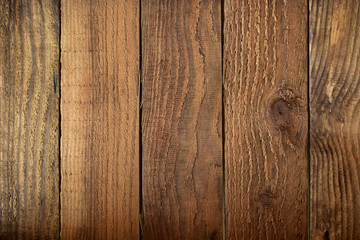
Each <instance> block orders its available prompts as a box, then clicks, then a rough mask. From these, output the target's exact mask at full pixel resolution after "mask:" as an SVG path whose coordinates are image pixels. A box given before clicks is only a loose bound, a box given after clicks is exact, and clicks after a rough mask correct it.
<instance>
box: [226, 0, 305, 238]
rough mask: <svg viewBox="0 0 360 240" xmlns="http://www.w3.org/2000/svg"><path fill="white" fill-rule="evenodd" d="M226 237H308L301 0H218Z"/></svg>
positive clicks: (303, 30)
mask: <svg viewBox="0 0 360 240" xmlns="http://www.w3.org/2000/svg"><path fill="white" fill-rule="evenodd" d="M224 11H225V16H224V18H225V19H224V97H225V106H224V108H225V180H226V182H225V198H226V201H225V216H226V221H225V224H226V239H306V238H307V197H308V195H307V191H308V177H307V162H308V160H307V151H308V144H307V140H308V138H307V136H308V114H307V111H308V109H307V83H308V80H307V30H308V29H307V1H306V0H299V1H286V0H281V1H277V0H270V1H256V0H250V1H248V2H246V1H230V0H227V1H225V9H224Z"/></svg>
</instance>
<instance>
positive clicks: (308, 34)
mask: <svg viewBox="0 0 360 240" xmlns="http://www.w3.org/2000/svg"><path fill="white" fill-rule="evenodd" d="M310 1H311V0H308V2H307V28H308V29H307V61H308V62H307V66H308V67H307V112H308V132H307V138H308V139H307V145H308V146H307V158H308V162H307V164H308V166H307V176H308V191H307V194H308V195H307V201H308V202H307V208H308V209H307V239H308V240H310V226H311V224H310V213H311V212H310V189H311V178H310V177H311V169H310V167H311V165H310V164H311V158H310V149H311V148H310V144H311V141H310V133H311V132H310V127H311V117H310V114H311V112H310Z"/></svg>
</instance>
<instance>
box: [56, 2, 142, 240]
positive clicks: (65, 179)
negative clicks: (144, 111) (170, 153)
mask: <svg viewBox="0 0 360 240" xmlns="http://www.w3.org/2000/svg"><path fill="white" fill-rule="evenodd" d="M139 17H140V16H139V1H126V0H109V1H101V0H93V1H88V0H78V1H73V0H62V1H61V23H62V27H61V49H62V53H61V64H62V68H61V96H62V97H61V130H62V131H61V132H62V135H61V238H62V239H138V237H139V220H138V216H139Z"/></svg>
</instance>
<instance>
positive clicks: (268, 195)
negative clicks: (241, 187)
mask: <svg viewBox="0 0 360 240" xmlns="http://www.w3.org/2000/svg"><path fill="white" fill-rule="evenodd" d="M274 198H275V195H274V194H273V193H272V192H271V191H270V190H266V191H264V192H263V193H260V194H259V201H260V202H261V204H262V205H263V206H264V207H266V208H268V207H271V205H272V200H273V199H274Z"/></svg>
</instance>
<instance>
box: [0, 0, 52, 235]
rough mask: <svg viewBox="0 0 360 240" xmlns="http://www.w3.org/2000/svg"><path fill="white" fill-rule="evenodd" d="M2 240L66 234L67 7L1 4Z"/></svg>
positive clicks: (27, 0)
mask: <svg viewBox="0 0 360 240" xmlns="http://www.w3.org/2000/svg"><path fill="white" fill-rule="evenodd" d="M0 39H1V41H0V239H57V238H58V236H59V140H58V139H59V87H58V84H59V82H58V80H59V64H58V63H59V6H58V2H57V1H56V0H54V1H50V0H44V1H30V0H21V1H10V0H9V1H0Z"/></svg>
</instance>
